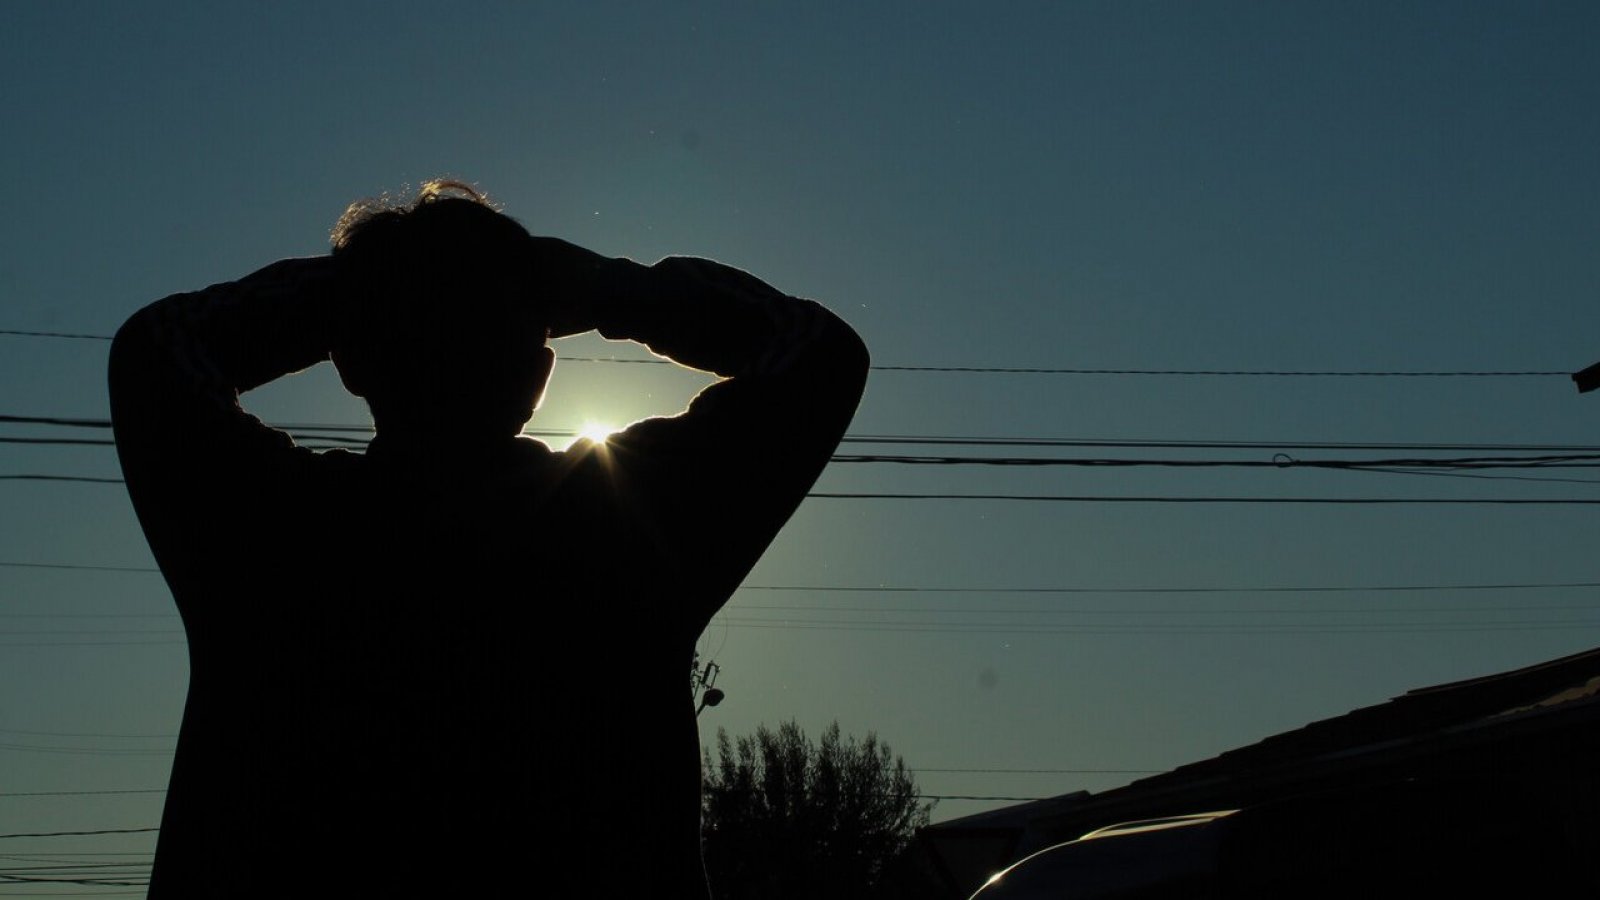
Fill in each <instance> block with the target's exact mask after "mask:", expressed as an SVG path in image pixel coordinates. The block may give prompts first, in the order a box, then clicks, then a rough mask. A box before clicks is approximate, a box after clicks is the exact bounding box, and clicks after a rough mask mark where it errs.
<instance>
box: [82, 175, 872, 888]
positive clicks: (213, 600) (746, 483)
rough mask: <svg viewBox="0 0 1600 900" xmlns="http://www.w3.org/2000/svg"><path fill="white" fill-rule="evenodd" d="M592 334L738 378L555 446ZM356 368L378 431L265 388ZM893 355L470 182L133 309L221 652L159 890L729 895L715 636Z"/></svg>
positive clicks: (157, 466) (157, 550) (138, 489)
mask: <svg viewBox="0 0 1600 900" xmlns="http://www.w3.org/2000/svg"><path fill="white" fill-rule="evenodd" d="M452 194H455V196H452ZM463 194H464V195H465V196H462V195H463ZM590 329H598V330H599V331H600V333H601V334H602V335H605V336H606V337H609V338H620V339H629V340H634V341H639V342H641V343H644V344H646V345H648V346H649V347H650V349H652V350H653V351H655V352H656V353H658V354H660V355H662V356H665V357H668V358H669V359H672V360H674V361H676V362H678V363H679V364H681V365H684V366H688V367H692V368H695V369H701V370H705V371H708V372H713V373H716V374H717V375H720V376H722V377H723V380H721V381H719V382H718V383H716V384H714V385H712V386H711V387H708V388H707V389H705V390H704V391H702V392H701V393H700V395H699V396H698V397H696V398H695V400H694V402H693V403H692V404H691V405H690V407H689V408H688V409H687V410H686V411H685V412H683V413H682V414H680V415H677V416H674V417H672V418H658V419H648V420H645V421H642V422H639V423H636V424H635V425H633V426H632V427H630V428H628V429H627V430H626V431H623V432H621V433H619V434H616V435H613V436H611V437H610V439H609V440H607V441H606V442H605V443H604V444H600V445H597V444H594V443H591V442H587V441H580V442H578V443H577V444H575V445H574V446H573V447H572V448H570V449H569V450H567V451H565V452H559V453H558V452H553V451H551V450H550V449H548V448H547V447H545V446H544V445H543V444H541V443H539V442H537V441H533V440H530V439H527V438H523V437H520V436H519V432H520V431H521V428H522V426H523V424H524V423H525V422H526V421H527V420H528V418H529V416H530V415H531V414H532V412H533V410H534V408H535V407H536V406H537V405H538V402H539V399H540V396H541V394H542V392H543V391H544V388H545V385H546V382H547V381H548V379H549V377H550V372H551V368H552V365H553V362H554V358H555V357H554V353H553V352H552V351H551V350H550V349H549V348H548V347H547V346H546V345H545V342H546V339H547V337H560V336H563V335H567V334H576V333H579V332H583V331H588V330H590ZM330 357H331V359H332V360H333V362H334V364H335V366H336V367H337V368H338V371H339V374H340V376H341V377H342V379H343V380H344V383H345V385H346V386H347V387H348V388H349V389H350V390H351V391H352V392H354V393H356V394H358V395H360V396H362V397H364V398H365V399H366V400H367V402H368V405H369V406H370V408H371V410H372V416H373V421H374V423H375V425H376V430H377V433H376V436H375V437H374V438H373V440H372V442H371V444H370V445H369V447H368V448H367V451H366V452H365V453H364V454H362V453H355V452H349V451H342V450H332V451H327V452H312V451H310V450H307V449H305V448H302V447H297V446H295V444H294V442H293V441H292V440H291V439H290V438H289V437H288V436H287V435H285V434H283V433H282V432H280V431H276V430H273V429H271V428H268V427H266V426H265V425H263V424H261V423H260V422H259V421H257V420H256V419H255V418H253V417H251V416H249V415H247V414H246V413H244V412H243V411H242V410H241V409H240V407H239V404H238V394H239V393H240V392H241V391H247V390H250V389H251V388H254V387H257V386H258V385H261V384H264V383H266V382H269V381H272V380H273V379H275V378H278V377H280V376H283V375H286V374H288V373H290V372H294V371H297V370H300V369H304V368H306V367H308V366H311V365H313V364H314V363H317V362H320V361H322V360H325V359H329V358H330ZM866 371H867V354H866V350H865V348H864V347H863V345H862V343H861V341H860V340H859V339H858V338H857V336H856V335H855V333H854V332H852V331H851V330H850V328H849V327H848V326H847V325H845V324H844V323H843V322H841V321H840V320H839V319H838V318H836V317H834V316H833V315H832V314H830V313H829V312H827V311H826V310H824V309H823V308H822V307H821V306H818V305H817V304H815V303H812V302H810V301H807V300H798V299H795V298H792V297H788V296H785V295H783V294H781V293H779V292H778V291H776V290H774V289H772V288H771V287H769V286H767V285H766V284H764V283H763V282H761V281H759V280H757V279H756V278H754V277H752V276H750V275H748V274H746V273H744V272H740V271H738V270H735V269H731V268H728V267H725V266H722V265H718V264H717V263H713V262H708V261H705V260H699V259H686V258H670V259H667V260H663V261H662V262H659V263H657V264H655V265H653V266H648V267H647V266H643V265H639V264H637V263H633V262H630V261H628V260H618V259H606V258H604V257H600V256H597V255H595V254H593V253H590V252H588V251H586V250H583V249H581V248H578V247H575V246H573V245H571V244H568V243H565V242H563V241H559V240H555V239H552V238H533V237H530V236H529V235H528V234H527V232H526V231H524V230H523V228H522V227H521V226H520V225H518V224H517V223H516V222H515V221H513V220H511V219H509V218H507V217H505V216H503V215H501V214H499V213H497V212H495V211H494V210H492V209H491V208H490V207H488V206H487V205H485V204H484V203H482V202H480V200H479V198H478V197H477V195H476V194H473V193H471V191H470V189H465V188H464V187H463V186H460V185H449V184H446V185H444V189H440V187H439V186H438V185H433V186H430V187H429V188H428V189H425V190H424V192H423V194H422V195H421V197H420V198H419V199H418V200H417V201H416V202H414V203H413V204H411V205H409V206H405V207H385V206H382V205H361V204H357V206H355V207H352V208H351V211H350V212H349V213H347V214H346V216H345V218H344V220H342V221H341V222H340V225H339V228H338V229H337V230H336V231H335V234H334V251H333V253H332V255H331V256H327V257H318V258H312V259H292V260H284V261H281V262H277V263H274V264H272V265H270V266H267V267H266V268H264V269H262V270H260V271H258V272H256V273H254V274H252V275H250V276H248V277H246V278H244V279H242V280H240V281H237V282H232V283H227V284H219V285H216V286H213V287H210V288H207V289H206V290H204V291H200V292H198V293H192V294H178V295H175V296H172V297H168V298H166V299H165V300H161V301H159V302H157V303H154V304H152V305H150V306H149V307H147V308H145V309H144V310H142V311H140V312H139V313H137V314H136V315H134V316H133V317H132V318H131V319H130V320H129V321H128V323H127V324H126V325H124V326H123V327H122V329H121V330H120V331H119V332H118V334H117V338H116V341H115V343H114V344H113V345H112V350H111V365H110V382H111V404H112V415H113V421H114V424H115V427H116V438H117V447H118V452H119V454H120V456H121V459H122V467H123V471H124V473H125V475H126V478H127V484H128V491H129V493H130V494H131V496H132V499H133V503H134V507H135V509H136V510H137V511H138V514H139V519H140V522H141V523H142V524H143V526H144V530H145V534H146V536H147V537H148V539H149V541H150V546H151V549H152V550H153V551H154V554H155V557H156V559H157V561H158V562H159V563H160V565H161V570H162V572H163V573H164V574H165V575H166V579H167V582H168V584H169V585H170V586H171V589H172V594H173V597H174V599H175V600H176V602H177V605H178V609H179V611H180V612H181V613H182V616H183V621H184V627H185V628H186V630H187V633H188V640H189V658H190V685H189V695H188V704H187V706H186V708H185V710H184V717H183V727H182V731H181V734H180V736H179V740H178V750H177V757H176V759H175V760H174V762H173V770H172V780H171V785H170V790H169V793H168V796H167V805H166V810H165V814H164V816H163V818H162V823H161V824H162V829H161V837H160V842H159V844H158V846H157V852H156V864H155V872H154V876H153V880H152V887H151V893H150V896H151V897H154V898H173V897H219V898H228V897H268V896H270V897H299V896H338V897H406V896H412V897H445V896H459V897H490V896H509V895H517V896H536V897H608V898H610V897H617V898H649V897H663V898H699V897H704V896H705V895H706V887H705V880H704V874H703V870H702V867H701V865H700V859H699V784H700V782H699V765H700V758H699V745H698V739H697V735H696V730H695V720H694V709H693V706H692V697H691V692H690V690H689V685H688V677H689V670H690V666H691V659H692V656H693V649H694V644H695V641H696V640H697V637H698V635H699V634H700V632H701V630H702V628H703V627H704V626H705V625H706V623H707V621H708V620H709V619H710V618H711V616H712V614H713V613H715V612H716V611H717V609H718V608H719V607H721V606H722V604H723V603H724V602H725V601H726V600H727V599H728V597H729V595H730V594H731V593H732V592H733V591H734V589H735V588H736V587H737V586H738V584H739V582H740V580H741V579H742V578H743V577H744V576H745V574H746V573H747V572H748V571H749V569H750V567H751V566H752V565H753V564H754V563H755V561H756V559H757V558H758V557H759V556H760V555H761V553H762V552H763V550H764V549H765V548H766V546H767V544H768V542H770V541H771V540H772V538H773V536H774V535H775V534H776V533H777V531H778V529H779V528H780V527H782V525H783V523H784V522H785V521H786V520H787V519H788V518H789V516H790V514H791V513H793V512H794V510H795V507H796V506H797V505H798V504H799V503H800V500H801V498H802V497H803V496H804V495H805V493H806V491H807V490H808V488H809V487H810V485H811V484H812V482H813V481H814V480H815V479H816V477H817V475H818V473H819V472H820V471H821V470H822V467H823V466H824V464H825V463H826V462H827V460H828V457H829V455H830V453H831V452H832V450H833V448H834V446H835V445H836V444H837V442H838V440H839V437H840V436H841V434H842V433H843V432H844V429H845V426H846V425H847V424H848V422H849V420H850V417H851V415H852V413H853V412H854V410H855V406H856V403H857V401H858V399H859V397H860V394H861V390H862V386H863V384H864V381H865V377H866Z"/></svg>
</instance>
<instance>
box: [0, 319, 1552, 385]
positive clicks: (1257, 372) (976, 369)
mask: <svg viewBox="0 0 1600 900" xmlns="http://www.w3.org/2000/svg"><path fill="white" fill-rule="evenodd" d="M0 335H11V336H13V337H36V338H62V339H68V340H88V341H109V340H111V336H110V335H104V334H82V333H72V332H59V331H26V330H22V329H15V328H4V329H0ZM561 359H562V360H563V361H565V362H583V363H625V364H631V365H674V363H672V362H671V361H670V360H665V359H637V358H625V357H611V356H563V357H561ZM872 369H873V371H877V372H947V373H952V372H953V373H967V374H980V375H1145V376H1174V375H1176V376H1200V377H1227V378H1232V377H1247V378H1261V377H1267V378H1571V377H1572V373H1571V372H1553V371H1544V370H1522V371H1518V370H1498V371H1493V370H1492V371H1473V370H1442V371H1441V370H1385V369H1357V370H1338V369H1130V368H1121V369H1093V368H1057V367H1038V366H887V365H874V366H872Z"/></svg>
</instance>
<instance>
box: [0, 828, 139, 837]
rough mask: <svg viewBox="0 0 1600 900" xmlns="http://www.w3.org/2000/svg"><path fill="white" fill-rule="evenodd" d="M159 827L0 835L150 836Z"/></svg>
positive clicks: (2, 835) (6, 835)
mask: <svg viewBox="0 0 1600 900" xmlns="http://www.w3.org/2000/svg"><path fill="white" fill-rule="evenodd" d="M160 830H161V829H160V828H158V827H154V826H152V827H149V828H100V829H97V830H94V831H26V832H17V833H14V834H0V839H4V838H34V837H81V836H84V835H95V834H148V833H151V832H156V831H160Z"/></svg>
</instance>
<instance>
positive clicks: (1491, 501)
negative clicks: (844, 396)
mask: <svg viewBox="0 0 1600 900" xmlns="http://www.w3.org/2000/svg"><path fill="white" fill-rule="evenodd" d="M3 477H4V476H0V478H3ZM806 496H807V497H809V498H815V499H820V500H990V501H1022V502H1035V503H1161V504H1182V503H1202V504H1217V503H1232V504H1251V503H1259V504H1269V505H1271V504H1276V505H1284V504H1311V505H1356V506H1385V505H1388V506H1396V505H1411V506H1433V505H1442V506H1473V505H1488V506H1593V505H1596V504H1600V499H1594V500H1574V499H1555V500H1541V499H1533V498H1503V497H1499V498H1497V497H1454V498H1439V497H1172V496H1148V497H1135V496H1105V495H1093V494H945V493H921V494H919V493H867V492H846V491H827V492H813V493H809V494H806Z"/></svg>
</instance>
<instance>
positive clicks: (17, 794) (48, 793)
mask: <svg viewBox="0 0 1600 900" xmlns="http://www.w3.org/2000/svg"><path fill="white" fill-rule="evenodd" d="M166 792H167V789H166V788H139V789H135V790H120V791H18V792H15V793H9V794H0V797H90V796H95V797H99V796H109V795H113V794H165V793H166Z"/></svg>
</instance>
